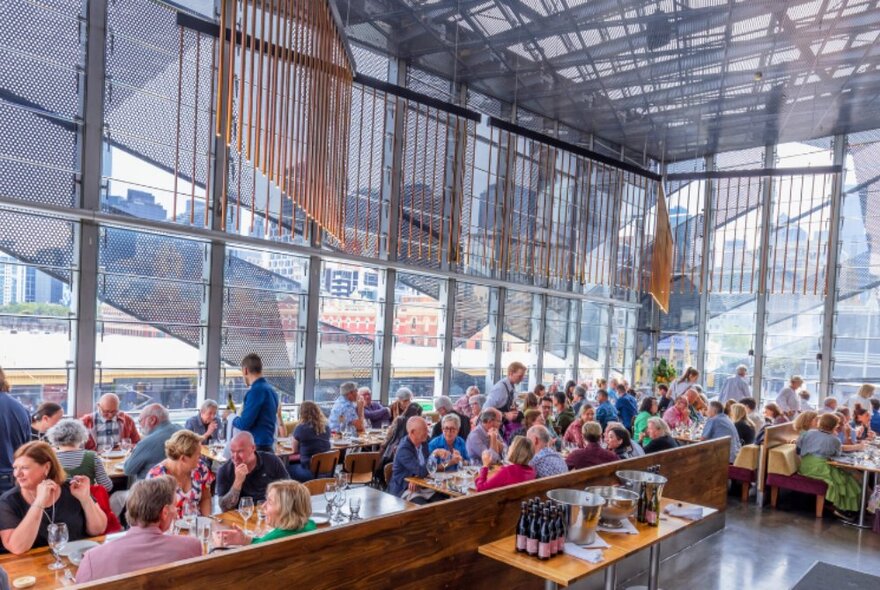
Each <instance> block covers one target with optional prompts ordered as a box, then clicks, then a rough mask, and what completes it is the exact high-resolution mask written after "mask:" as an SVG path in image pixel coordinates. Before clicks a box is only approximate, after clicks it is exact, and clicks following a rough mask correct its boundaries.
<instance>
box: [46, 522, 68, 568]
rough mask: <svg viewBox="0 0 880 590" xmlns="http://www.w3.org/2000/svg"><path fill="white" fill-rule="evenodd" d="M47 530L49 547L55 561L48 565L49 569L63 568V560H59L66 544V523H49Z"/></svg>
mask: <svg viewBox="0 0 880 590" xmlns="http://www.w3.org/2000/svg"><path fill="white" fill-rule="evenodd" d="M47 532H48V533H49V539H48V541H49V548H50V549H51V550H52V554H53V555H54V556H55V562H54V563H52V564H51V565H50V566H49V569H50V570H60V569H64V562H63V561H61V551H63V550H64V548H65V547H66V546H67V538H68V537H67V525H66V524H64V523H63V522H59V523H55V524H50V525H49V527H48V529H47Z"/></svg>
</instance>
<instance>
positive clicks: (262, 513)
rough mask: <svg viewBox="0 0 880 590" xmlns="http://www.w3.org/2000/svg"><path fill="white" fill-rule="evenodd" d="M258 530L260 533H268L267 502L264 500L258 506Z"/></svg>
mask: <svg viewBox="0 0 880 590" xmlns="http://www.w3.org/2000/svg"><path fill="white" fill-rule="evenodd" d="M257 530H258V531H259V534H261V535H263V534H265V533H266V503H265V502H263V503H262V504H260V505H259V506H257Z"/></svg>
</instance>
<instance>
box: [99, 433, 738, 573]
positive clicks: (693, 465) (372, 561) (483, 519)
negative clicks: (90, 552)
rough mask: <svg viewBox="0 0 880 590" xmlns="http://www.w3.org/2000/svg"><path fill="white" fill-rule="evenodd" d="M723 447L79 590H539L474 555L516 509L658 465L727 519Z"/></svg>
mask: <svg viewBox="0 0 880 590" xmlns="http://www.w3.org/2000/svg"><path fill="white" fill-rule="evenodd" d="M728 456H729V442H728V439H726V438H725V439H720V440H713V441H707V442H703V443H696V444H692V445H688V446H685V447H682V448H679V449H674V450H670V451H664V452H661V453H656V454H653V455H649V456H645V457H639V458H636V459H629V460H626V461H619V462H615V463H611V464H606V465H599V466H597V467H591V468H589V469H581V470H577V471H571V472H569V473H567V474H563V475H558V476H555V477H550V478H544V479H540V480H536V481H533V482H527V483H523V484H519V485H515V486H510V487H507V488H502V489H499V490H494V491H491V492H486V493H481V494H474V495H472V496H466V497H462V498H458V499H454V500H449V501H446V502H439V503H435V504H430V505H427V506H422V507H419V508H416V509H412V510H408V511H406V512H401V513H397V514H392V515H389V516H385V517H382V518H377V519H374V520H369V521H366V522H362V523H355V524H350V525H343V526H339V527H333V528H330V529H323V530H321V531H316V532H314V533H309V534H305V535H301V536H297V537H293V538H289V539H284V540H281V541H276V542H274V543H270V544H266V545H262V546H259V547H253V548H248V549H243V550H237V551H230V552H222V553H219V554H216V555H212V556H208V557H202V558H197V559H192V560H189V561H184V562H178V563H175V564H171V565H167V566H161V567H156V568H152V569H149V570H145V571H142V572H140V573H138V574H132V575H126V576H118V577H116V578H109V579H107V580H103V581H101V582H95V583H92V584H88V585H83V586H81V588H101V589H102V590H162V589H179V588H197V589H200V590H206V589H210V590H226V589H230V590H232V589H235V590H241V589H242V588H244V589H248V588H254V589H256V588H265V589H268V588H274V587H277V586H278V584H285V585H288V584H289V585H293V586H294V587H296V588H301V589H309V590H313V589H317V588H395V589H398V588H412V589H427V588H468V589H471V588H491V589H492V590H498V589H499V588H503V589H504V590H514V589H519V588H541V587H542V584H541V581H540V580H539V579H538V578H537V577H532V576H526V575H523V574H522V573H521V572H517V571H515V570H513V569H511V568H507V567H505V566H503V565H501V564H498V563H496V562H494V561H492V560H490V559H487V558H485V557H482V556H480V555H479V554H478V553H477V547H478V546H480V545H482V544H485V543H488V542H491V541H495V540H497V539H499V538H501V537H504V536H507V535H510V534H511V533H512V532H513V531H514V527H515V525H516V521H517V519H518V518H519V508H520V502H521V501H523V500H525V499H527V498H532V497H534V496H543V494H544V493H545V492H547V491H548V490H551V489H554V488H583V487H584V486H585V485H588V484H589V485H601V484H615V483H619V482H618V480H617V478H616V477H615V476H614V473H615V472H616V471H617V470H619V469H645V468H646V467H648V466H650V465H660V473H661V474H663V475H664V476H666V477H667V478H669V483H668V485H667V486H666V488H665V490H664V496H666V497H669V498H675V499H679V500H684V501H688V502H694V503H697V504H702V505H704V506H711V507H713V508H718V509H722V510H723V509H724V508H725V506H726V503H727V461H728Z"/></svg>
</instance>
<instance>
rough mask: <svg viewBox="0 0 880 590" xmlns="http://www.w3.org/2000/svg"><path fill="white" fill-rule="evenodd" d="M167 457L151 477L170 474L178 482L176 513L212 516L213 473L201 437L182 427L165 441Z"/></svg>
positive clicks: (149, 476) (152, 470) (179, 514)
mask: <svg viewBox="0 0 880 590" xmlns="http://www.w3.org/2000/svg"><path fill="white" fill-rule="evenodd" d="M165 457H166V459H165V460H164V461H162V462H161V463H159V464H158V465H156V466H155V467H153V468H152V469H150V472H149V474H148V475H147V477H148V478H150V479H152V478H154V477H159V476H162V475H171V476H173V477H174V479H175V480H176V481H177V502H176V504H177V513H178V516H180V517H183V516H184V515H186V514H187V512H189V513H191V514H192V513H195V514H201V515H202V516H210V515H211V484H212V483H213V482H214V474H213V473H211V470H210V469H209V468H208V465H207V464H206V463H205V462H204V461H203V460H202V439H201V437H200V436H199V435H198V434H196V433H195V432H192V431H190V430H179V431H177V432H175V433H174V434H172V435H171V438H169V439H168V440H167V441H166V442H165Z"/></svg>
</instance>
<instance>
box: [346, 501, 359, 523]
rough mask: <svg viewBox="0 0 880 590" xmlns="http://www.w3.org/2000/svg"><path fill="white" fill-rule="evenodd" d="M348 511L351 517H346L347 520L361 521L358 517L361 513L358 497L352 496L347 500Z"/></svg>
mask: <svg viewBox="0 0 880 590" xmlns="http://www.w3.org/2000/svg"><path fill="white" fill-rule="evenodd" d="M348 509H349V510H350V511H351V515H350V516H349V517H348V519H349V520H360V519H361V517H360V516H358V514H359V513H360V511H361V499H360V498H359V497H358V496H352V497H350V498H349V499H348Z"/></svg>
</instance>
